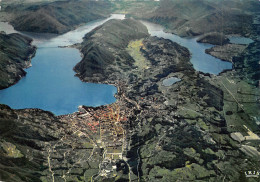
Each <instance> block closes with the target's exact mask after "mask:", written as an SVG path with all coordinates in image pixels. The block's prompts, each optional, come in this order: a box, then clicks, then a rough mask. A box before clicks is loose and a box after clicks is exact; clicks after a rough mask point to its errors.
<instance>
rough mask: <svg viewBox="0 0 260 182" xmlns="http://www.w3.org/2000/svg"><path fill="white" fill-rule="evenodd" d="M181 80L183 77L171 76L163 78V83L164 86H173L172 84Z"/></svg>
mask: <svg viewBox="0 0 260 182" xmlns="http://www.w3.org/2000/svg"><path fill="white" fill-rule="evenodd" d="M179 81H181V79H179V78H177V77H170V78H166V79H164V80H163V82H162V84H163V86H166V87H168V86H171V85H172V84H174V83H176V82H179Z"/></svg>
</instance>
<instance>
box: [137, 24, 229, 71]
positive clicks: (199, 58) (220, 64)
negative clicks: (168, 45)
mask: <svg viewBox="0 0 260 182" xmlns="http://www.w3.org/2000/svg"><path fill="white" fill-rule="evenodd" d="M142 23H143V24H144V25H146V27H147V28H148V30H149V33H150V34H151V35H152V36H157V37H162V38H165V39H169V40H172V41H173V42H176V43H178V44H180V45H182V46H184V47H187V48H188V49H189V51H190V52H191V54H192V57H191V60H190V61H191V63H192V64H193V67H194V69H196V70H197V71H201V72H204V73H211V74H215V75H217V74H219V73H220V72H222V71H223V70H227V69H232V64H231V63H230V62H226V61H221V60H220V59H217V58H215V57H212V56H211V55H208V54H206V53H205V49H209V48H211V47H213V45H210V44H205V43H198V42H197V41H196V39H197V38H191V39H189V38H181V37H179V36H177V35H174V34H171V33H166V32H164V31H163V27H162V26H160V25H158V24H154V23H150V22H147V21H142Z"/></svg>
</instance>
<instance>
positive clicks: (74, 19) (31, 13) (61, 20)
mask: <svg viewBox="0 0 260 182" xmlns="http://www.w3.org/2000/svg"><path fill="white" fill-rule="evenodd" d="M109 9H110V3H109V2H104V1H102V2H97V1H76V0H72V1H56V2H45V3H32V4H31V3H29V4H14V5H9V6H7V7H6V8H5V9H4V12H5V13H6V14H8V16H9V17H11V18H10V23H11V24H12V25H13V26H14V28H15V29H16V30H19V31H28V32H41V33H57V34H60V33H64V32H67V31H69V30H71V29H73V28H75V27H76V26H78V25H79V24H82V23H86V22H90V21H93V20H96V19H100V18H105V17H107V16H109V13H110V11H109Z"/></svg>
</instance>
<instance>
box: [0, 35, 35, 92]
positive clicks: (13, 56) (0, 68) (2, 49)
mask: <svg viewBox="0 0 260 182" xmlns="http://www.w3.org/2000/svg"><path fill="white" fill-rule="evenodd" d="M31 42H32V39H30V38H27V37H25V36H22V35H20V34H16V33H15V34H9V35H6V34H5V33H0V89H4V88H7V87H9V86H11V85H13V84H15V83H16V82H18V81H19V80H20V78H21V77H23V76H25V75H26V72H25V71H24V70H23V69H24V68H27V67H29V66H30V64H31V57H32V56H33V55H34V53H35V49H36V48H35V47H34V46H32V45H31Z"/></svg>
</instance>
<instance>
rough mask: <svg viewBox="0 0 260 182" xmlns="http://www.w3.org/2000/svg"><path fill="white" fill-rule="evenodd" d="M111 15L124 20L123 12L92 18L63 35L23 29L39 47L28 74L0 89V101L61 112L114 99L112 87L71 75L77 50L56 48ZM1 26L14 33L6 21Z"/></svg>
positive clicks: (12, 104) (72, 110) (78, 39)
mask: <svg viewBox="0 0 260 182" xmlns="http://www.w3.org/2000/svg"><path fill="white" fill-rule="evenodd" d="M113 18H114V19H123V18H124V15H112V16H111V17H109V18H107V19H105V20H98V21H93V22H90V23H88V24H86V25H84V26H81V27H79V28H77V29H76V30H73V31H70V32H68V33H66V34H63V35H54V34H33V33H32V34H30V33H24V32H23V33H22V34H25V35H27V36H30V37H32V38H33V39H34V42H33V44H34V45H37V47H38V49H37V51H36V55H35V57H34V58H33V59H32V67H30V68H28V69H26V72H27V75H26V76H25V77H24V78H22V79H21V80H20V81H19V82H18V83H17V84H15V85H13V86H11V87H9V88H7V89H4V90H0V103H2V104H7V105H9V106H10V107H12V108H14V109H24V108H39V109H43V110H48V111H51V112H53V113H54V114H56V115H62V114H68V113H72V112H75V111H77V107H78V106H79V105H86V106H100V105H105V104H111V103H113V102H115V101H116V99H115V97H114V94H115V93H116V92H117V88H116V87H115V86H113V85H107V84H94V83H84V82H82V81H80V79H79V78H78V77H75V76H74V75H75V72H74V71H73V67H74V66H75V65H76V64H77V63H78V62H79V61H80V60H81V57H80V52H79V51H78V50H77V49H74V48H59V47H58V46H67V45H71V44H75V43H80V42H81V41H82V37H83V36H84V35H85V34H86V33H88V32H89V31H91V30H92V29H94V28H95V27H97V26H99V25H101V24H103V23H104V22H105V21H107V20H109V19H113ZM0 25H1V24H0ZM2 25H3V23H2ZM4 25H5V26H1V28H2V27H4V28H5V30H6V31H7V33H13V32H16V31H14V30H13V29H12V26H10V25H8V24H7V23H4ZM8 27H9V29H8ZM1 28H0V31H1ZM8 31H9V32H8Z"/></svg>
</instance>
